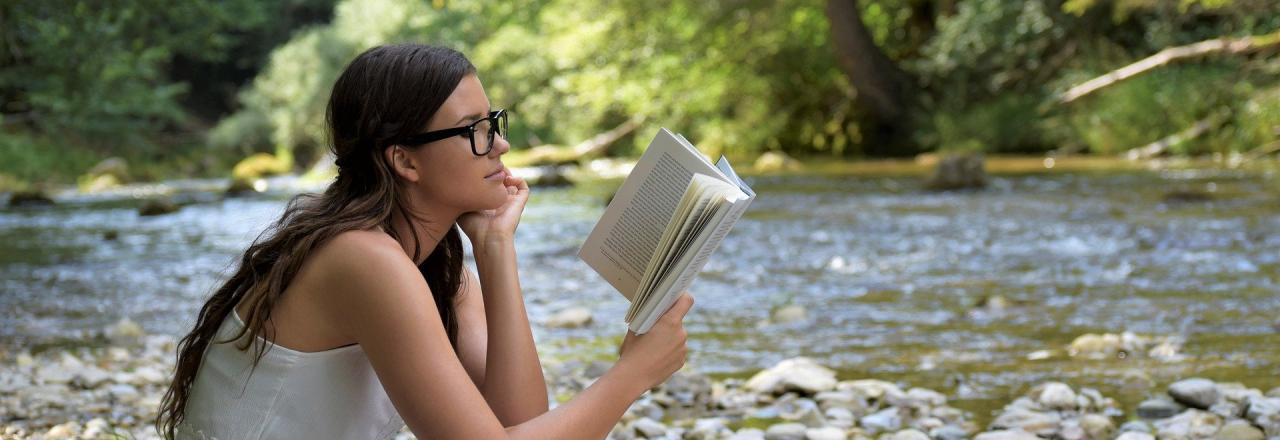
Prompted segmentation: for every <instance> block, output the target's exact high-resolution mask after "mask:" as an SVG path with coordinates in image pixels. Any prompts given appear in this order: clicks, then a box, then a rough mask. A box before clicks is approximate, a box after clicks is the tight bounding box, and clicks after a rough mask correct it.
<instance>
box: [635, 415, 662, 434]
mask: <svg viewBox="0 0 1280 440" xmlns="http://www.w3.org/2000/svg"><path fill="white" fill-rule="evenodd" d="M631 429H633V430H635V431H636V433H638V434H640V435H643V436H645V437H646V438H655V437H661V436H663V435H666V433H667V425H663V424H662V422H658V421H656V420H653V419H650V418H648V417H641V418H639V419H636V421H634V422H631Z"/></svg>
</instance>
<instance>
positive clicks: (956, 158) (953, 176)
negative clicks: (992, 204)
mask: <svg viewBox="0 0 1280 440" xmlns="http://www.w3.org/2000/svg"><path fill="white" fill-rule="evenodd" d="M986 185H987V172H986V169H985V159H983V157H982V155H981V154H953V155H947V156H946V157H943V158H942V159H941V160H939V161H938V167H937V168H936V169H935V170H934V172H933V175H931V176H929V179H928V180H927V181H926V182H925V186H926V187H927V188H929V189H931V190H938V191H946V190H955V189H970V188H982V187H984V186H986Z"/></svg>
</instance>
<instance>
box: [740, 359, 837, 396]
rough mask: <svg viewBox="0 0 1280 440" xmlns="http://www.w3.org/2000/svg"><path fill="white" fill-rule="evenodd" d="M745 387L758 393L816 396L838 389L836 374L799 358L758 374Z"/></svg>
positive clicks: (808, 360) (783, 362)
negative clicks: (791, 392) (790, 392)
mask: <svg viewBox="0 0 1280 440" xmlns="http://www.w3.org/2000/svg"><path fill="white" fill-rule="evenodd" d="M745 387H746V388H747V389H748V390H751V391H754V392H757V393H768V394H782V393H784V392H787V391H798V392H800V393H803V394H805V395H814V394H817V393H820V392H823V391H830V390H832V389H835V387H836V372H835V371H832V370H831V369H830V368H827V367H824V366H822V365H818V363H817V362H814V361H813V360H812V359H809V358H805V357H798V358H792V359H787V360H784V361H782V362H779V363H778V365H775V366H773V368H769V369H767V370H764V371H761V372H759V373H756V375H755V376H752V377H751V379H749V380H747V383H746V385H745Z"/></svg>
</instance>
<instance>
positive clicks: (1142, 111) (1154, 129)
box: [1066, 64, 1244, 154]
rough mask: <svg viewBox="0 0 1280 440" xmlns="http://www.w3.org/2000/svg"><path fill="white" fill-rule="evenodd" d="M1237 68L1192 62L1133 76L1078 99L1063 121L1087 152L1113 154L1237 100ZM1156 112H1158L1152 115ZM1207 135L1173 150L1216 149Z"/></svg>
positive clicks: (1180, 127) (1172, 131)
mask: <svg viewBox="0 0 1280 440" xmlns="http://www.w3.org/2000/svg"><path fill="white" fill-rule="evenodd" d="M1239 79H1240V76H1239V74H1238V67H1233V66H1229V65H1218V64H1191V65H1176V66H1170V67H1166V68H1164V69H1161V70H1156V71H1152V72H1149V73H1147V74H1145V75H1141V76H1138V77H1136V78H1132V79H1130V80H1128V81H1125V82H1123V83H1120V84H1117V85H1114V86H1112V87H1111V88H1109V89H1107V90H1105V91H1104V92H1101V93H1099V94H1098V95H1097V96H1095V97H1091V98H1090V99H1087V100H1086V102H1081V103H1077V104H1076V105H1078V108H1073V109H1072V110H1071V111H1070V115H1069V116H1067V117H1066V118H1067V121H1068V124H1069V125H1070V126H1071V127H1072V129H1073V132H1074V134H1075V135H1077V136H1079V137H1080V139H1081V140H1082V141H1083V143H1084V144H1085V145H1086V146H1087V147H1088V149H1089V151H1092V152H1096V153H1104V154H1113V153H1120V152H1123V151H1126V150H1128V149H1131V148H1136V147H1141V146H1143V145H1146V144H1148V143H1151V142H1154V141H1156V140H1159V139H1161V138H1164V137H1166V136H1169V135H1172V134H1175V133H1178V132H1180V131H1182V130H1185V129H1187V128H1188V127H1191V126H1193V125H1194V124H1195V123H1196V121H1199V120H1201V119H1204V118H1206V117H1208V116H1210V115H1211V114H1212V113H1213V112H1221V111H1224V110H1229V109H1230V108H1231V107H1230V106H1231V105H1232V104H1234V103H1235V102H1237V100H1242V97H1243V96H1244V93H1242V92H1244V90H1242V89H1241V88H1239V87H1235V86H1234V84H1236V83H1237V81H1238V80H1239ZM1153 115H1158V117H1153ZM1214 144H1215V142H1214V141H1213V140H1212V139H1211V137H1210V138H1202V139H1197V140H1194V141H1191V142H1186V143H1183V144H1181V145H1175V146H1174V147H1173V148H1174V151H1173V152H1175V153H1180V154H1188V153H1205V152H1209V151H1213V150H1216V149H1218V148H1215V145H1214Z"/></svg>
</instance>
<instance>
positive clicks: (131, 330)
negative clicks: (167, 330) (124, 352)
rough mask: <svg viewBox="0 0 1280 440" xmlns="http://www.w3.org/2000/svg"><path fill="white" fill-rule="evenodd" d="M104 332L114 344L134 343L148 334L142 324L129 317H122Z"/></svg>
mask: <svg viewBox="0 0 1280 440" xmlns="http://www.w3.org/2000/svg"><path fill="white" fill-rule="evenodd" d="M103 334H104V335H105V336H106V337H107V339H108V340H110V341H111V343H112V344H113V345H133V344H136V343H138V342H140V341H142V339H143V338H145V337H146V336H147V332H146V331H145V330H143V329H142V326H141V325H138V323H136V322H133V320H132V319H129V318H120V320H119V321H116V323H115V324H112V325H111V326H110V327H107V328H106V329H105V330H104V331H103ZM113 348H114V347H113Z"/></svg>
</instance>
